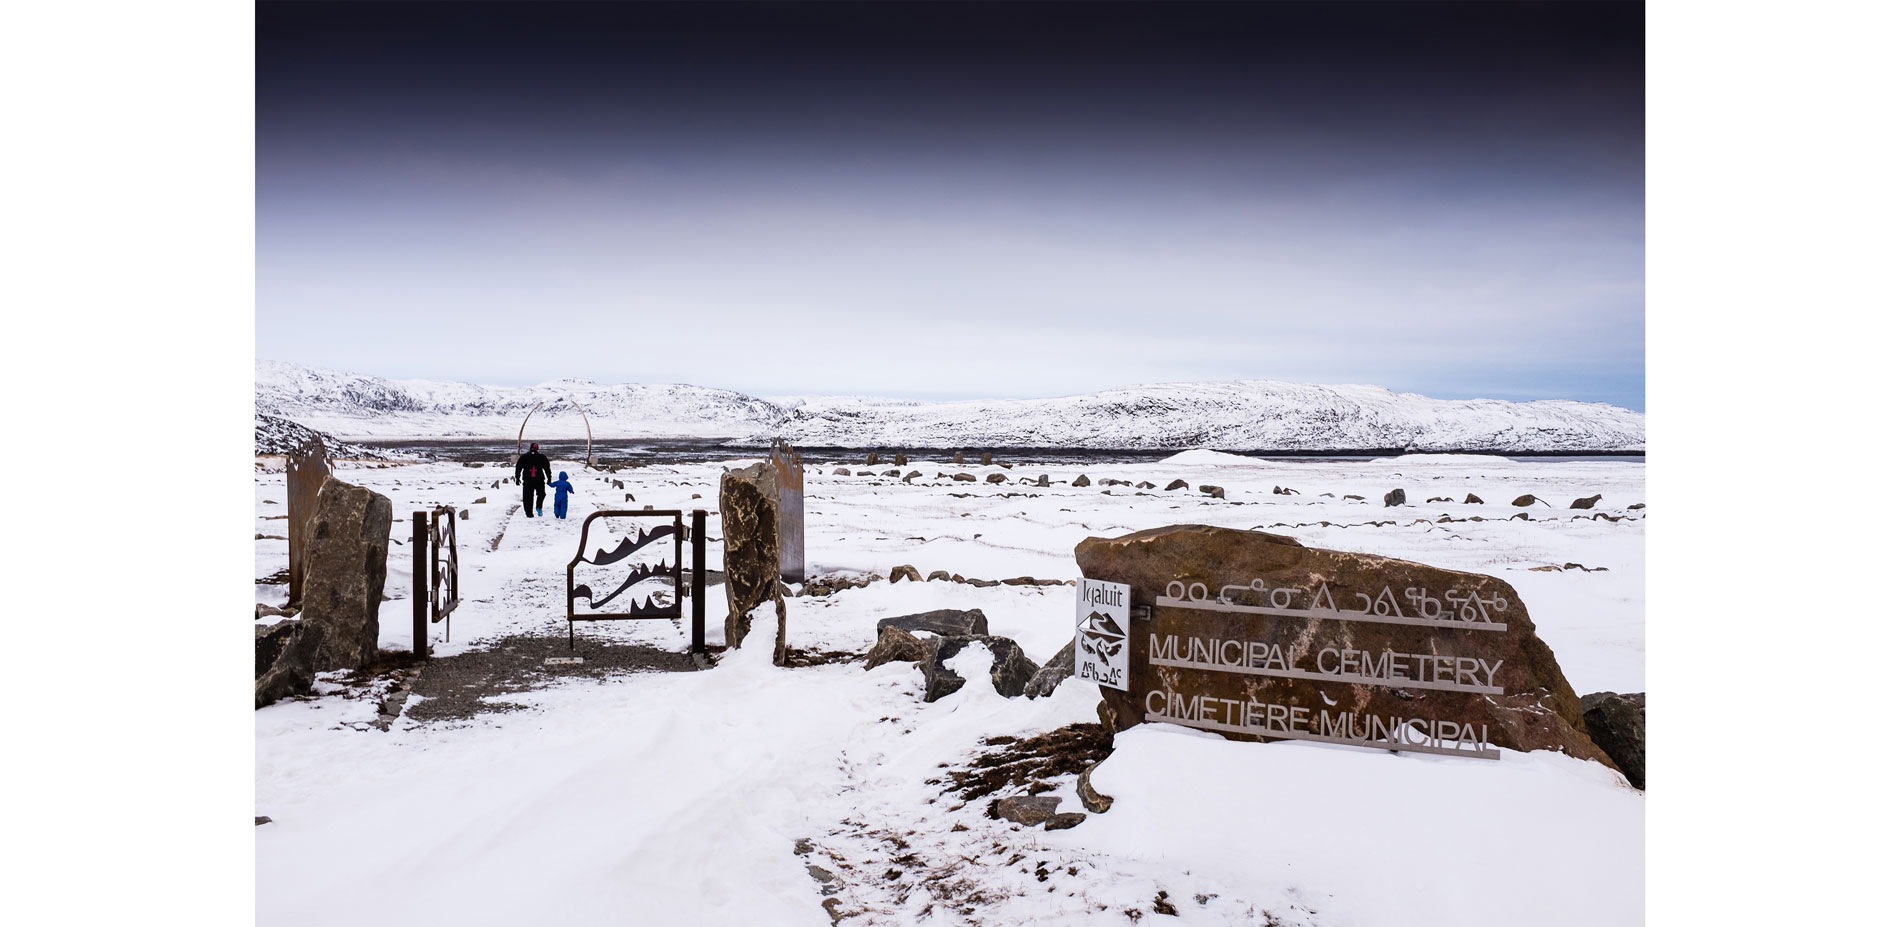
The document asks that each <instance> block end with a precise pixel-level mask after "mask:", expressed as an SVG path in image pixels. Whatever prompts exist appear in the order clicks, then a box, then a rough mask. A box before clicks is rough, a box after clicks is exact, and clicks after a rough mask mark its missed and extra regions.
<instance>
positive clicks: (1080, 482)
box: [1069, 473, 1089, 486]
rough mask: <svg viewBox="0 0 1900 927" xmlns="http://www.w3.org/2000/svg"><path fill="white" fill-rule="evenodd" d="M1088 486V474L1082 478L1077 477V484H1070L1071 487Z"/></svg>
mask: <svg viewBox="0 0 1900 927" xmlns="http://www.w3.org/2000/svg"><path fill="white" fill-rule="evenodd" d="M1088 484H1089V477H1088V474H1086V473H1084V474H1082V475H1081V476H1078V477H1076V478H1075V482H1073V483H1070V484H1069V485H1071V486H1087V485H1088Z"/></svg>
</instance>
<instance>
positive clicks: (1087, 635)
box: [1081, 612, 1128, 663]
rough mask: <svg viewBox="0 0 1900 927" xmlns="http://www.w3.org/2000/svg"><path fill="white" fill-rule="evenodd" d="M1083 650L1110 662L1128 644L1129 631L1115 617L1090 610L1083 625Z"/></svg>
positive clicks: (1105, 661) (1104, 661) (1102, 660)
mask: <svg viewBox="0 0 1900 927" xmlns="http://www.w3.org/2000/svg"><path fill="white" fill-rule="evenodd" d="M1081 630H1082V650H1083V651H1084V652H1086V653H1090V654H1093V655H1094V656H1095V658H1096V659H1098V660H1100V661H1101V662H1103V663H1108V662H1109V661H1110V660H1113V659H1114V658H1115V657H1116V656H1117V655H1118V654H1120V653H1121V652H1122V648H1123V647H1126V646H1128V632H1127V631H1125V630H1123V629H1122V626H1121V625H1119V624H1116V623H1115V619H1113V618H1111V617H1109V616H1107V615H1105V614H1102V613H1101V612H1089V617H1088V620H1087V621H1086V622H1084V624H1083V626H1082V629H1081Z"/></svg>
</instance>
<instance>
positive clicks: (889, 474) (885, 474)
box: [878, 470, 900, 476]
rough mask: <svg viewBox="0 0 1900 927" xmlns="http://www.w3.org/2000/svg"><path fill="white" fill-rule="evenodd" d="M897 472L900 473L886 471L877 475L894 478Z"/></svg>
mask: <svg viewBox="0 0 1900 927" xmlns="http://www.w3.org/2000/svg"><path fill="white" fill-rule="evenodd" d="M899 472H900V471H897V470H886V471H884V472H883V473H880V474H878V475H879V476H896V475H897V474H898V473H899Z"/></svg>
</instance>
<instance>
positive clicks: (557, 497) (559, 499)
mask: <svg viewBox="0 0 1900 927" xmlns="http://www.w3.org/2000/svg"><path fill="white" fill-rule="evenodd" d="M548 488H549V489H552V490H554V517H555V518H566V517H567V494H568V493H571V492H573V491H574V484H573V483H570V482H568V481H567V471H566V470H562V471H561V478H560V479H558V480H555V481H554V482H552V483H549V484H548Z"/></svg>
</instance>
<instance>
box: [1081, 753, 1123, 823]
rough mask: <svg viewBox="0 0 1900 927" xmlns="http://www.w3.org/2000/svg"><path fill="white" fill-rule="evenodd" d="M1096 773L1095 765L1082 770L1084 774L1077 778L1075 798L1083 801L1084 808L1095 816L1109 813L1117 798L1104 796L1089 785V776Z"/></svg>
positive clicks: (1092, 764) (1091, 764)
mask: <svg viewBox="0 0 1900 927" xmlns="http://www.w3.org/2000/svg"><path fill="white" fill-rule="evenodd" d="M1094 771H1095V764H1094V763H1090V764H1089V765H1088V766H1087V767H1085V768H1084V769H1083V770H1082V774H1081V775H1080V776H1077V777H1076V779H1075V797H1076V798H1079V799H1081V800H1082V807H1083V808H1085V809H1087V810H1088V811H1090V812H1092V813H1094V814H1101V813H1102V812H1104V811H1107V810H1108V807H1109V806H1110V805H1113V804H1114V803H1115V798H1114V796H1112V795H1103V794H1102V793H1100V792H1097V791H1095V786H1094V785H1092V784H1090V783H1089V774H1090V773H1092V772H1094Z"/></svg>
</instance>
